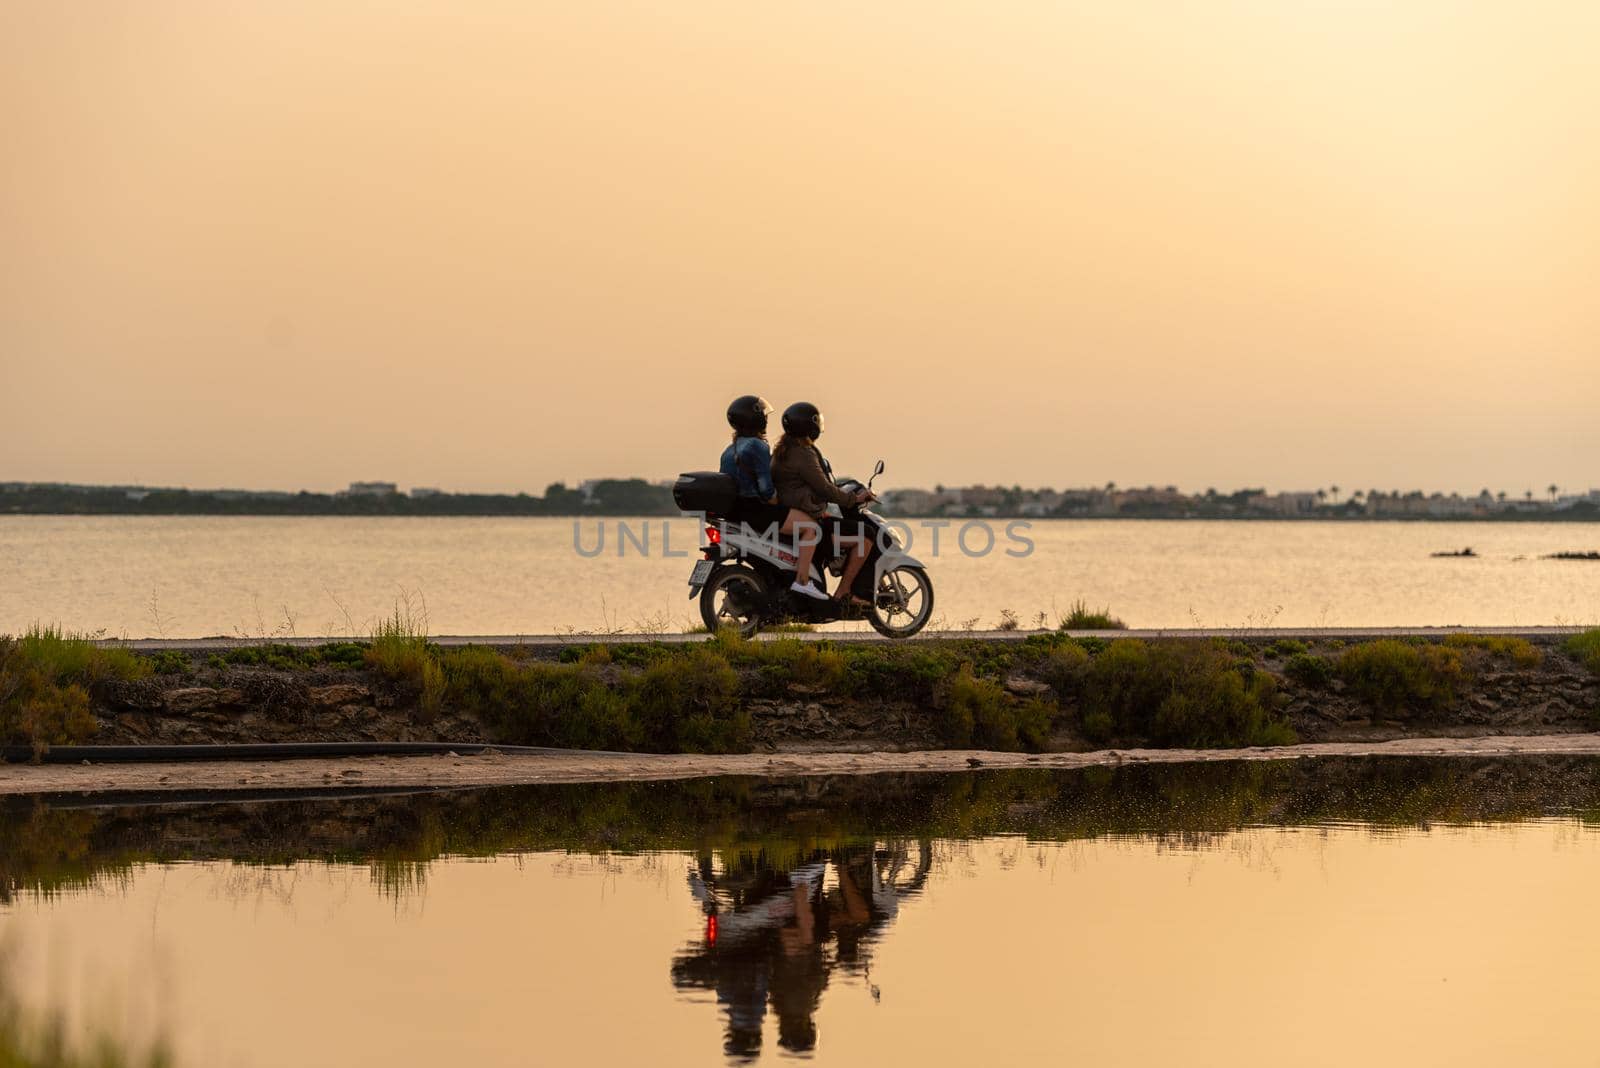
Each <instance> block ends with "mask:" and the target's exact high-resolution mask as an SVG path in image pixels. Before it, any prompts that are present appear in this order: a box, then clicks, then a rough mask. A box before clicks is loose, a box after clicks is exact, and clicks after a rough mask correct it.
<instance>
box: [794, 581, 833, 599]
mask: <svg viewBox="0 0 1600 1068" xmlns="http://www.w3.org/2000/svg"><path fill="white" fill-rule="evenodd" d="M789 592H790V593H798V594H799V595H800V596H802V597H809V598H811V599H812V600H813V601H826V600H828V595H827V594H825V593H823V592H822V591H821V590H819V589H817V588H816V587H815V586H813V585H811V583H809V582H807V583H805V584H804V585H801V584H800V583H798V582H791V583H790V584H789Z"/></svg>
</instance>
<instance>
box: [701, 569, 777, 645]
mask: <svg viewBox="0 0 1600 1068" xmlns="http://www.w3.org/2000/svg"><path fill="white" fill-rule="evenodd" d="M766 603H767V584H766V583H764V582H762V581H761V576H760V575H758V574H756V573H755V571H754V570H753V569H751V568H748V567H743V566H738V565H735V566H732V567H724V568H720V569H718V570H717V572H716V573H715V574H713V575H712V576H711V580H710V581H709V582H707V583H706V585H705V589H703V590H701V591H700V620H701V622H703V623H704V624H705V625H706V630H708V631H710V632H711V633H712V634H715V633H717V631H719V630H721V629H722V628H723V627H737V628H739V634H740V636H741V637H745V638H749V637H751V636H753V635H754V634H755V632H756V631H758V630H760V629H761V608H762V606H763V605H764V604H766Z"/></svg>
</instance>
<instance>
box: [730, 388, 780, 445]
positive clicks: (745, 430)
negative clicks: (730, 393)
mask: <svg viewBox="0 0 1600 1068" xmlns="http://www.w3.org/2000/svg"><path fill="white" fill-rule="evenodd" d="M771 411H772V405H770V404H768V403H767V398H765V397H758V396H756V395H755V394H754V393H746V394H745V395H744V396H742V397H736V398H735V399H734V402H733V403H732V404H730V405H728V425H729V426H731V427H733V429H735V430H737V431H738V432H739V433H741V434H745V435H755V434H765V433H766V432H767V416H768V414H770V413H771Z"/></svg>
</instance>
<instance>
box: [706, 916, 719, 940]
mask: <svg viewBox="0 0 1600 1068" xmlns="http://www.w3.org/2000/svg"><path fill="white" fill-rule="evenodd" d="M706 942H707V944H709V945H713V946H714V945H716V944H717V918H716V917H715V916H707V917H706Z"/></svg>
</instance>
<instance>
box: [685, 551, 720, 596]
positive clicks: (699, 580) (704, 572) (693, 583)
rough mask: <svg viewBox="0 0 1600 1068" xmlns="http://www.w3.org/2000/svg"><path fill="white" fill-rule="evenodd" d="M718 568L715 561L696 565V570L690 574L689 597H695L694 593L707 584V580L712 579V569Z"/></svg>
mask: <svg viewBox="0 0 1600 1068" xmlns="http://www.w3.org/2000/svg"><path fill="white" fill-rule="evenodd" d="M716 566H717V562H716V561H715V560H701V561H700V562H699V563H697V564H695V565H694V570H693V571H691V572H689V596H691V597H693V596H694V591H695V590H698V589H699V588H700V587H701V586H704V585H705V584H706V579H708V578H710V577H711V569H712V568H713V567H716Z"/></svg>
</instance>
